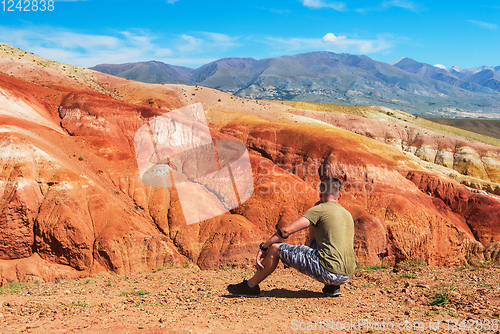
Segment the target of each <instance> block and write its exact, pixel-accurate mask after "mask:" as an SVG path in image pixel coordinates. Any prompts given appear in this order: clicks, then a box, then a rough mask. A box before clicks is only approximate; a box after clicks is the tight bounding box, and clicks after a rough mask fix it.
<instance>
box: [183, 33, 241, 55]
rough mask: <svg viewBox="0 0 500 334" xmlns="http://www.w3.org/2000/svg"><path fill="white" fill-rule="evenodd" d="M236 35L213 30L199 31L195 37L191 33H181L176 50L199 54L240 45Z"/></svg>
mask: <svg viewBox="0 0 500 334" xmlns="http://www.w3.org/2000/svg"><path fill="white" fill-rule="evenodd" d="M237 41H238V37H232V36H228V35H226V34H220V33H214V32H199V33H196V37H195V36H192V35H187V34H183V35H181V40H180V42H179V46H178V47H177V50H179V51H180V53H181V54H185V53H190V54H200V53H207V52H211V51H216V52H218V51H221V50H222V51H224V50H227V49H229V48H231V47H236V46H240V44H239V43H237Z"/></svg>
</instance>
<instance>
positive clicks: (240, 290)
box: [227, 280, 260, 297]
mask: <svg viewBox="0 0 500 334" xmlns="http://www.w3.org/2000/svg"><path fill="white" fill-rule="evenodd" d="M227 291H229V292H230V293H231V294H233V295H236V296H243V297H260V288H259V286H258V285H257V286H254V287H253V288H251V287H249V286H248V284H247V280H244V281H243V282H241V283H238V284H229V285H228V286H227Z"/></svg>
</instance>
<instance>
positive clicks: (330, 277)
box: [278, 243, 349, 285]
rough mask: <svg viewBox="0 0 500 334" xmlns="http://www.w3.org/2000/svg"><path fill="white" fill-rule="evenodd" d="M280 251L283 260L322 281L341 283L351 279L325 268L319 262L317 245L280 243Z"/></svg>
mask: <svg viewBox="0 0 500 334" xmlns="http://www.w3.org/2000/svg"><path fill="white" fill-rule="evenodd" d="M278 253H279V255H280V259H281V262H283V263H284V264H286V265H288V266H290V267H292V268H295V269H297V270H298V271H299V272H301V273H303V274H304V275H307V276H309V277H312V278H314V279H316V280H318V281H320V282H321V283H324V284H332V285H340V284H344V283H346V282H347V281H348V280H349V277H348V276H343V275H337V274H334V273H332V272H330V271H328V270H327V269H325V267H323V266H322V265H321V264H320V263H319V257H318V250H317V249H316V248H315V247H313V248H311V247H308V246H304V245H298V246H292V245H289V244H285V243H283V244H281V245H280V247H279V249H278Z"/></svg>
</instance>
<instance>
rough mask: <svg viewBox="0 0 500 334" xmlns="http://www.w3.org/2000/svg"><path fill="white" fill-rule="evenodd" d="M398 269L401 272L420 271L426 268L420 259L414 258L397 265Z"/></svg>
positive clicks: (425, 264) (425, 263)
mask: <svg viewBox="0 0 500 334" xmlns="http://www.w3.org/2000/svg"><path fill="white" fill-rule="evenodd" d="M398 267H399V269H402V270H410V269H422V268H425V267H427V262H425V261H424V260H423V259H422V258H420V257H416V258H413V259H407V260H404V261H402V262H400V263H398Z"/></svg>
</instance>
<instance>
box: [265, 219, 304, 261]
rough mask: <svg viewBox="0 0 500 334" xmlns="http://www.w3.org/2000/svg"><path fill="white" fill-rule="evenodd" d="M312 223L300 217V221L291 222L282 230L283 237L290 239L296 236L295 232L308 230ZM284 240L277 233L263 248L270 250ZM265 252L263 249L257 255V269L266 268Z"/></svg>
mask: <svg viewBox="0 0 500 334" xmlns="http://www.w3.org/2000/svg"><path fill="white" fill-rule="evenodd" d="M311 225H312V223H311V222H310V221H309V219H307V218H305V217H300V218H299V219H297V220H295V221H293V222H291V223H290V224H288V225H287V226H285V227H282V228H281V229H280V230H281V235H282V236H283V237H284V238H288V237H289V236H290V235H292V234H294V233H295V232H298V231H301V230H303V229H305V228H308V227H309V226H311ZM283 240H284V239H283V238H281V237H280V236H279V235H278V233H275V234H274V235H273V236H272V237H271V238H269V240H267V241H266V242H265V243H264V244H263V245H262V246H263V247H264V248H269V246H271V245H272V244H275V243H278V242H283ZM264 254H265V253H264V252H262V250H261V249H259V251H258V253H257V259H256V264H257V269H264V266H263V265H262V261H261V260H262V259H263V258H264Z"/></svg>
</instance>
